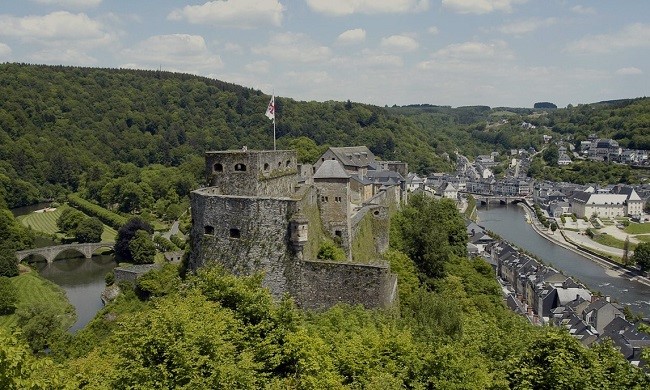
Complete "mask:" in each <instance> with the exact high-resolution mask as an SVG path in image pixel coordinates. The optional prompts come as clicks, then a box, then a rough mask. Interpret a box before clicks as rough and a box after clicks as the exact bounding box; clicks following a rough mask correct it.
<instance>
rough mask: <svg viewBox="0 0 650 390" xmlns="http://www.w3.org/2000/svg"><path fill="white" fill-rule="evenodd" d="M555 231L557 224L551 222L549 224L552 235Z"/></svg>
mask: <svg viewBox="0 0 650 390" xmlns="http://www.w3.org/2000/svg"><path fill="white" fill-rule="evenodd" d="M556 230H557V223H556V222H553V223H552V224H551V231H552V232H553V233H555V231H556Z"/></svg>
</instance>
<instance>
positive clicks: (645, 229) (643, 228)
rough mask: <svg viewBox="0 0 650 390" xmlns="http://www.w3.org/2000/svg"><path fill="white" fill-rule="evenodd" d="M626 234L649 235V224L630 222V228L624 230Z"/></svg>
mask: <svg viewBox="0 0 650 390" xmlns="http://www.w3.org/2000/svg"><path fill="white" fill-rule="evenodd" d="M625 232H626V233H630V234H647V233H650V223H634V222H630V226H628V227H626V228H625Z"/></svg>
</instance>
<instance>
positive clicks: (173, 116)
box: [0, 64, 451, 207]
mask: <svg viewBox="0 0 650 390" xmlns="http://www.w3.org/2000/svg"><path fill="white" fill-rule="evenodd" d="M0 96H2V97H3V98H2V100H1V101H0V180H1V181H2V182H3V187H4V188H5V189H6V191H7V194H5V195H6V196H5V198H6V199H7V202H8V204H9V206H10V207H15V206H19V205H25V204H30V203H33V202H35V201H36V200H37V199H43V198H56V197H57V196H60V195H61V194H63V193H66V192H74V191H82V192H85V194H84V195H86V196H87V197H89V198H91V199H94V200H96V201H99V200H100V199H99V197H98V195H97V194H96V193H97V192H101V190H102V188H103V187H104V186H105V185H106V184H107V182H106V181H105V180H104V179H111V178H118V177H123V176H125V175H127V174H137V173H138V169H139V168H143V167H146V166H150V165H152V164H161V165H162V166H166V167H174V168H178V172H176V171H175V172H174V173H178V176H179V177H190V178H194V179H195V180H201V173H200V170H201V168H200V167H201V163H199V162H197V161H198V160H196V158H198V159H202V155H203V152H204V151H206V150H222V149H228V148H241V147H242V146H244V145H246V146H248V147H249V148H256V149H268V148H271V147H272V145H273V141H272V134H273V132H272V125H271V123H270V121H269V120H268V119H267V118H266V117H265V116H264V115H263V114H264V111H265V109H266V105H267V103H268V100H269V96H267V95H263V94H262V93H261V92H260V91H255V90H251V89H247V88H243V87H240V86H237V85H233V84H228V83H224V82H220V81H217V80H212V79H207V78H202V77H196V76H190V75H184V74H173V73H168V72H156V71H138V70H111V69H92V68H75V67H59V66H32V65H19V64H2V65H0ZM276 105H277V110H276V112H277V114H276V115H277V119H278V122H277V135H278V138H279V146H280V147H290V146H292V145H294V144H296V143H297V144H298V145H302V147H303V149H306V150H307V152H304V151H303V153H302V154H301V155H302V156H307V157H310V156H313V155H314V153H316V154H317V151H318V150H319V149H318V148H317V147H316V145H320V146H322V145H325V144H330V145H358V144H360V145H367V146H368V147H369V148H370V149H371V150H372V151H373V152H375V153H376V154H377V155H379V156H380V157H382V158H383V159H403V160H406V161H408V162H410V163H411V164H412V166H413V167H414V168H415V169H419V170H426V169H449V168H450V167H451V166H450V164H449V163H447V162H446V161H443V160H442V159H440V158H439V157H437V156H436V155H435V153H434V148H433V147H432V146H431V145H430V143H429V140H428V139H427V136H426V134H425V133H424V132H422V131H420V130H419V129H418V128H417V126H415V125H414V124H413V123H412V122H411V121H409V120H405V119H404V118H399V117H393V116H390V115H387V114H386V112H385V110H384V109H382V108H378V107H374V106H368V105H363V104H357V103H350V102H348V103H342V102H325V103H316V102H297V101H294V100H292V99H290V98H276ZM300 137H308V138H309V139H305V138H300ZM314 142H315V143H314ZM309 148H312V149H316V152H312V153H311V154H310V153H309ZM103 180H104V181H103ZM132 181H133V180H132ZM139 181H140V180H135V182H136V183H137V182H139ZM190 184H192V185H194V184H196V183H190ZM99 187H101V188H99ZM177 187H185V185H178V186H177ZM154 190H155V189H154ZM144 192H147V189H146V188H145V189H144ZM177 195H178V196H181V197H182V196H183V195H184V194H183V190H181V191H178V193H177ZM154 201H155V196H154Z"/></svg>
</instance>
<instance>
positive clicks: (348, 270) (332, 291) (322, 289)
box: [296, 261, 397, 310]
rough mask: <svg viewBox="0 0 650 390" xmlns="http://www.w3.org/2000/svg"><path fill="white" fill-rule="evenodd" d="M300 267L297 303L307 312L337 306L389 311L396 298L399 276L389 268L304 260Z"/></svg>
mask: <svg viewBox="0 0 650 390" xmlns="http://www.w3.org/2000/svg"><path fill="white" fill-rule="evenodd" d="M301 268H302V272H301V282H300V286H301V290H300V292H299V295H298V299H296V302H297V303H298V305H299V306H300V307H302V308H304V309H316V310H317V309H325V308H328V307H331V306H334V305H336V304H337V303H347V304H350V305H359V304H360V305H363V306H365V307H367V308H388V307H390V306H391V305H392V304H393V302H394V301H395V299H396V297H397V292H396V291H397V277H396V276H395V275H394V274H391V273H390V270H389V268H388V266H387V265H385V266H369V265H362V264H350V263H335V262H323V261H304V262H302V267H301Z"/></svg>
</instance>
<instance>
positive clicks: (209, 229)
mask: <svg viewBox="0 0 650 390" xmlns="http://www.w3.org/2000/svg"><path fill="white" fill-rule="evenodd" d="M203 232H204V234H214V226H210V225H205V227H204V228H203Z"/></svg>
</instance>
